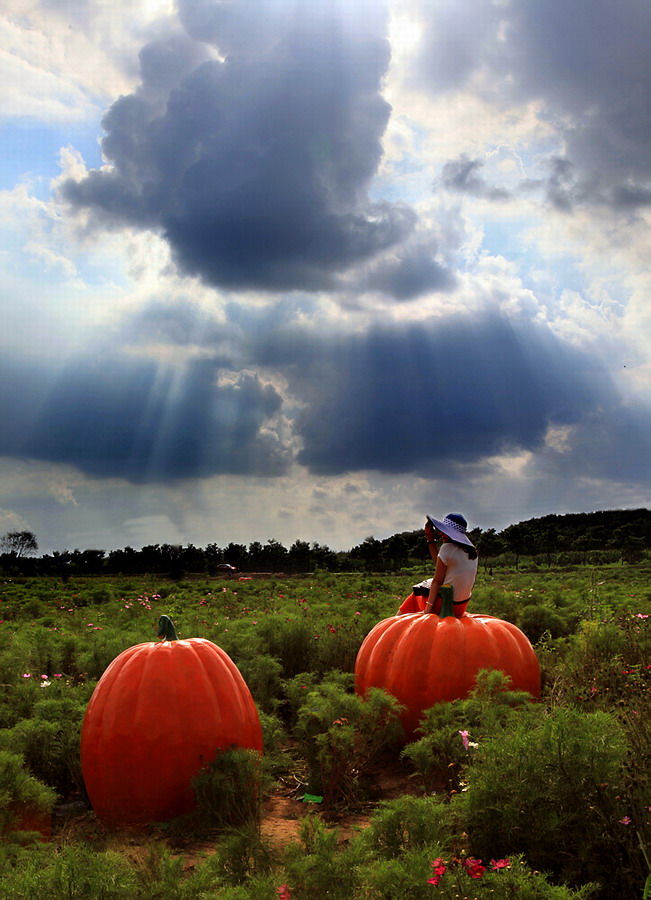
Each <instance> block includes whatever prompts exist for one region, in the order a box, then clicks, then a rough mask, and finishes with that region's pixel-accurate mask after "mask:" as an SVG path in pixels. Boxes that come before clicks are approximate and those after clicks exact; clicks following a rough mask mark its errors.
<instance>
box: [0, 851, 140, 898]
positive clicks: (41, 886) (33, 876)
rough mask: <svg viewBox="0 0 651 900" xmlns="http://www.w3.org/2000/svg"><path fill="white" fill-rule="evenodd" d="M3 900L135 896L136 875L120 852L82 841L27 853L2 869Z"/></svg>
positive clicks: (136, 894)
mask: <svg viewBox="0 0 651 900" xmlns="http://www.w3.org/2000/svg"><path fill="white" fill-rule="evenodd" d="M2 896H3V900H43V898H44V897H47V898H48V900H72V898H74V900H76V898H80V900H81V898H83V900H132V898H134V897H137V896H138V893H137V879H136V875H135V872H134V870H133V868H132V866H130V865H129V863H128V862H127V860H126V859H125V858H124V857H123V856H121V854H119V853H114V852H108V851H107V852H104V853H96V852H95V851H94V850H93V849H92V848H90V847H85V846H84V845H81V844H75V845H71V846H68V847H63V848H62V849H61V850H60V852H58V853H50V854H46V853H44V852H39V853H34V852H33V850H30V854H29V855H28V854H24V855H23V856H22V857H21V858H20V866H16V867H15V868H7V869H6V870H5V871H4V872H3V881H2Z"/></svg>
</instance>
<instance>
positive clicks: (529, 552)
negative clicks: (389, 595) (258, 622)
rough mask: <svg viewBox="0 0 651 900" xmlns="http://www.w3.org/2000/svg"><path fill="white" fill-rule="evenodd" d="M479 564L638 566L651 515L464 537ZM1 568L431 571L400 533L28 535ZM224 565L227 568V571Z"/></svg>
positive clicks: (576, 517)
mask: <svg viewBox="0 0 651 900" xmlns="http://www.w3.org/2000/svg"><path fill="white" fill-rule="evenodd" d="M469 535H470V537H471V540H472V541H473V542H474V544H475V546H476V547H477V549H478V551H479V555H480V560H481V563H482V564H483V565H484V566H485V567H491V568H492V567H495V566H497V567H500V566H508V567H515V568H518V567H524V566H525V565H526V566H528V567H530V566H547V567H551V566H568V565H586V564H588V565H598V564H604V565H605V564H612V563H618V562H622V563H637V562H641V561H642V560H643V559H645V557H646V556H647V555H648V552H649V550H650V549H651V511H650V510H648V509H635V510H630V509H624V510H619V509H618V510H603V511H601V512H592V513H568V514H567V515H549V516H543V517H542V518H540V519H528V520H527V521H524V522H519V523H518V524H517V525H509V526H508V528H505V529H504V530H503V531H500V532H498V531H496V530H495V529H494V528H488V529H486V530H482V529H481V528H475V529H473V530H472V531H471V532H469ZM0 549H1V550H2V551H4V552H2V554H0V570H2V572H4V574H5V575H8V576H12V575H25V576H37V575H53V576H59V577H63V578H65V577H67V576H70V575H118V574H121V575H126V574H140V573H156V574H161V575H166V576H167V577H170V578H182V577H185V576H186V575H194V574H197V575H200V574H205V575H216V574H220V573H222V572H224V571H226V572H227V573H228V572H229V571H230V572H231V573H232V574H234V573H237V574H246V573H252V572H265V573H287V574H295V573H301V572H314V571H316V570H324V571H330V572H398V571H400V570H402V569H427V568H428V567H429V566H430V561H429V554H428V552H427V545H426V543H425V541H424V539H423V532H422V531H421V530H417V531H405V532H402V533H400V534H394V535H392V536H391V537H389V538H385V539H384V540H377V539H376V538H374V537H372V536H370V537H367V538H365V539H364V540H363V541H362V543H361V544H358V545H357V546H356V547H353V548H352V549H351V550H348V551H335V550H331V549H330V548H329V547H328V546H326V545H324V544H319V543H314V542H313V543H308V542H307V541H302V540H298V539H297V540H296V541H294V543H293V544H292V545H291V547H289V548H287V547H285V546H283V544H281V543H280V542H279V541H277V540H274V539H273V538H271V539H270V540H268V541H267V542H266V543H264V544H262V543H260V542H259V541H253V542H252V543H250V544H248V545H245V544H237V543H233V542H231V543H229V544H227V545H226V546H225V547H219V546H218V545H217V544H208V545H207V546H206V547H204V548H201V547H195V546H194V545H192V544H188V545H187V546H182V545H177V544H150V545H149V546H147V547H143V548H142V549H141V550H134V549H133V548H132V547H125V548H124V549H122V550H111V551H110V552H107V551H105V550H64V551H62V552H57V551H55V552H54V553H52V554H51V555H50V554H44V555H42V556H38V555H37V554H38V542H37V537H36V535H35V534H33V533H32V532H29V531H23V532H18V531H14V532H8V533H7V534H5V535H4V537H3V538H1V539H0ZM226 567H233V569H232V570H229V569H227V568H226Z"/></svg>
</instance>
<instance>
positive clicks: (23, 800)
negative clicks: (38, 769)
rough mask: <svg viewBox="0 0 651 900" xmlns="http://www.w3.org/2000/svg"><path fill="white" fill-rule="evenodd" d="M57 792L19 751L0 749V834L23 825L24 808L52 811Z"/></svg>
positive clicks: (35, 810) (34, 810) (25, 809)
mask: <svg viewBox="0 0 651 900" xmlns="http://www.w3.org/2000/svg"><path fill="white" fill-rule="evenodd" d="M55 800H56V793H55V792H54V791H53V790H52V788H50V787H48V786H47V785H45V784H43V783H42V782H40V781H39V780H38V779H37V778H34V776H33V775H31V774H30V773H29V772H28V771H27V769H26V768H25V765H24V762H23V759H22V757H21V756H19V755H18V754H16V753H10V752H9V751H7V750H0V834H2V835H6V833H7V832H8V831H11V830H12V829H14V828H16V827H18V826H20V817H21V812H22V811H29V812H34V813H49V812H51V810H52V807H53V806H54V802H55Z"/></svg>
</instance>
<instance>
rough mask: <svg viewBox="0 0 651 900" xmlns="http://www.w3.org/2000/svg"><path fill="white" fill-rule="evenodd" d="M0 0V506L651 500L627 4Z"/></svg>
mask: <svg viewBox="0 0 651 900" xmlns="http://www.w3.org/2000/svg"><path fill="white" fill-rule="evenodd" d="M0 9H3V10H4V12H3V14H2V19H1V20H0V35H1V40H0V46H1V47H2V48H3V49H2V50H1V51H0V76H1V77H0V85H2V87H0V129H1V141H2V142H1V146H2V154H1V157H0V179H1V181H0V228H1V230H2V234H1V237H0V258H1V260H2V266H1V267H0V298H1V300H0V302H1V304H2V327H1V328H0V534H2V533H4V532H5V531H8V530H11V529H15V528H19V529H29V530H32V531H34V532H35V533H36V535H37V538H38V540H39V544H40V547H41V550H43V551H44V552H50V551H51V550H53V549H58V550H61V549H64V548H69V549H73V548H76V547H78V548H81V549H83V548H91V547H99V548H104V549H112V548H116V547H124V546H126V545H131V546H134V547H140V546H142V545H144V544H150V543H162V542H170V543H190V542H191V543H194V544H196V545H198V546H205V545H206V544H207V543H210V542H213V541H214V542H216V543H218V544H220V545H222V546H223V545H225V544H226V543H228V542H229V541H241V542H244V543H248V542H250V541H253V540H260V541H263V542H264V541H266V540H268V539H269V538H275V539H277V540H280V541H282V542H283V543H285V545H286V546H289V545H290V544H291V543H292V542H293V541H294V540H295V539H296V538H301V539H304V540H309V541H319V542H320V543H325V544H328V545H329V546H331V547H332V548H334V549H347V548H349V547H351V546H353V545H354V544H357V543H360V542H361V541H362V540H363V539H364V538H365V537H366V536H367V535H369V534H373V535H375V537H378V538H383V537H386V536H388V535H390V534H393V533H394V532H397V531H402V530H412V529H415V528H418V527H420V526H421V525H422V523H423V521H424V516H425V514H426V513H428V512H429V513H430V514H433V515H437V516H443V515H445V514H446V513H447V512H449V511H452V510H454V511H461V512H463V513H464V514H465V515H466V517H467V518H468V520H469V522H470V524H471V526H475V525H478V526H480V527H482V528H490V527H495V528H498V529H501V528H504V527H505V526H506V525H508V524H509V523H511V522H517V521H520V520H522V519H526V518H530V517H532V516H541V515H545V514H547V513H550V512H557V513H564V512H578V511H588V510H593V509H605V508H615V507H640V506H649V505H651V477H650V476H651V340H650V338H651V303H650V301H649V296H650V290H651V272H650V266H649V259H650V258H651V252H650V251H651V247H650V235H651V152H650V148H651V56H650V55H649V53H648V47H649V46H651V4H649V3H648V0H619V2H618V3H613V2H612V0H528V2H526V3H523V2H518V0H464V2H463V3H460V2H458V0H387V2H383V0H176V2H172V0H128V2H127V0H11V2H8V0H4V2H2V3H0Z"/></svg>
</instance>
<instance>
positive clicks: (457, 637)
mask: <svg viewBox="0 0 651 900" xmlns="http://www.w3.org/2000/svg"><path fill="white" fill-rule="evenodd" d="M480 669H499V670H500V671H502V672H504V674H505V675H509V676H510V677H511V685H510V686H511V689H512V690H514V691H516V690H517V691H528V692H529V693H530V694H531V695H532V696H533V697H536V698H538V697H540V668H539V665H538V659H537V657H536V654H535V652H534V649H533V647H532V646H531V644H530V643H529V640H528V638H527V637H526V635H524V634H523V633H522V632H521V631H520V629H519V628H516V626H515V625H512V624H511V623H510V622H504V621H502V619H496V618H494V617H493V616H486V615H481V614H475V615H469V614H468V613H466V614H465V615H463V616H461V618H459V619H457V618H455V617H454V616H453V615H452V609H451V604H450V603H449V600H448V601H446V600H444V602H443V606H442V609H441V613H440V615H436V614H435V613H411V614H408V615H401V616H391V617H390V618H389V619H384V620H383V621H382V622H378V624H377V625H376V626H375V627H374V628H373V629H372V630H371V631H370V632H369V634H368V635H367V636H366V638H365V640H364V642H363V643H362V646H361V647H360V650H359V653H358V654H357V660H356V662H355V690H356V691H357V693H358V694H360V695H361V696H364V695H365V694H366V692H367V691H368V689H369V688H371V687H380V688H384V690H386V691H388V692H389V693H390V694H393V695H394V697H396V698H397V699H398V700H399V701H400V703H402V704H403V705H404V706H405V711H404V713H403V715H402V717H401V718H402V724H403V727H404V729H405V734H406V737H407V739H408V740H409V739H411V738H413V737H414V732H415V731H416V728H417V727H418V724H419V722H420V719H421V717H422V714H423V712H424V711H425V710H426V709H429V707H430V706H434V704H435V703H440V702H443V701H450V700H457V699H464V698H465V697H467V696H468V694H469V693H470V691H471V690H472V688H473V687H474V685H475V677H476V675H477V672H479V670H480Z"/></svg>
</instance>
